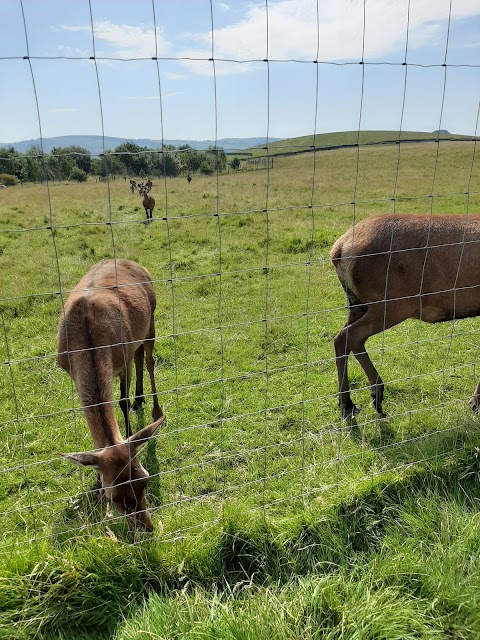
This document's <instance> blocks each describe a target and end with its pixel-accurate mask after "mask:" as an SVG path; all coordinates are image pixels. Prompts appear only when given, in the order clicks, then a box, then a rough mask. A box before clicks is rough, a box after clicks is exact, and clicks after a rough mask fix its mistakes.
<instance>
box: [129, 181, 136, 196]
mask: <svg viewBox="0 0 480 640" xmlns="http://www.w3.org/2000/svg"><path fill="white" fill-rule="evenodd" d="M136 186H137V183H136V182H135V180H130V191H131V192H132V193H135V187H136Z"/></svg>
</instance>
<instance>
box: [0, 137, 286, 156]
mask: <svg viewBox="0 0 480 640" xmlns="http://www.w3.org/2000/svg"><path fill="white" fill-rule="evenodd" d="M278 140H280V138H270V141H278ZM124 142H133V143H134V144H136V145H138V146H139V147H148V148H149V149H155V148H157V147H161V146H162V141H161V140H150V139H148V138H136V139H134V138H115V137H111V136H105V150H108V149H114V148H115V147H118V145H120V144H123V143H124ZM265 142H266V138H221V139H220V140H217V146H219V147H222V148H223V149H225V151H230V152H232V151H242V150H243V149H246V148H247V147H256V146H259V145H262V144H263V145H264V144H265ZM164 143H165V144H171V145H173V146H174V147H179V146H180V145H183V144H189V145H190V146H191V147H193V148H194V149H197V150H199V151H202V150H204V149H208V147H209V146H210V145H211V146H214V145H215V141H214V140H164ZM34 145H35V146H40V139H39V138H36V139H34V140H21V141H20V142H0V148H2V147H13V148H14V149H15V150H16V151H20V152H22V153H24V152H25V151H26V150H27V149H30V147H33V146H34ZM73 145H75V146H79V147H84V148H85V149H88V151H90V153H91V154H92V155H99V154H100V153H103V151H104V146H103V138H102V136H58V137H55V138H43V150H44V151H45V153H50V151H51V150H52V149H53V147H70V146H73Z"/></svg>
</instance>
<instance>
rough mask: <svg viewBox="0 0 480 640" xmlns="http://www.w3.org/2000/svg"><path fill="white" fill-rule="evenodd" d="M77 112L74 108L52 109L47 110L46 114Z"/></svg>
mask: <svg viewBox="0 0 480 640" xmlns="http://www.w3.org/2000/svg"><path fill="white" fill-rule="evenodd" d="M75 111H78V109H76V108H74V107H54V108H53V109H48V113H74V112H75Z"/></svg>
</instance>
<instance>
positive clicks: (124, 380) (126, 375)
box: [120, 362, 132, 438]
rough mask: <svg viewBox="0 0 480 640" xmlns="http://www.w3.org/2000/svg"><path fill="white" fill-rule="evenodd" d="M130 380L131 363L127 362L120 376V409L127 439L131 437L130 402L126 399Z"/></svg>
mask: <svg viewBox="0 0 480 640" xmlns="http://www.w3.org/2000/svg"><path fill="white" fill-rule="evenodd" d="M131 380H132V363H131V362H129V363H127V365H126V368H125V370H124V371H122V373H121V374H120V408H121V410H122V412H123V416H124V418H125V430H126V434H127V438H129V437H130V436H131V435H132V428H131V426H130V416H129V412H130V400H129V398H128V390H129V389H130V382H131Z"/></svg>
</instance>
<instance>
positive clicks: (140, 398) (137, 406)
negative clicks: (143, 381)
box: [132, 396, 145, 411]
mask: <svg viewBox="0 0 480 640" xmlns="http://www.w3.org/2000/svg"><path fill="white" fill-rule="evenodd" d="M142 404H145V398H144V397H143V396H138V397H137V398H135V400H134V401H133V404H132V409H133V410H134V411H138V409H140V407H141V406H142Z"/></svg>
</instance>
